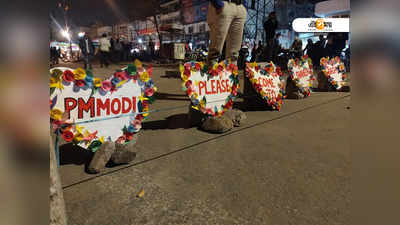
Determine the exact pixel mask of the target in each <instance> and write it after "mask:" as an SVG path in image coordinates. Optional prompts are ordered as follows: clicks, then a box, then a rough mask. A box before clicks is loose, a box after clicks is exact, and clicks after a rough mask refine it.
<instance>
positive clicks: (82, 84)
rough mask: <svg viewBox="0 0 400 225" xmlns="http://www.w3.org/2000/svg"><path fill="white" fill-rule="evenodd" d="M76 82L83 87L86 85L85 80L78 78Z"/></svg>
mask: <svg viewBox="0 0 400 225" xmlns="http://www.w3.org/2000/svg"><path fill="white" fill-rule="evenodd" d="M75 84H76V86H78V87H83V86H85V81H84V80H76V81H75Z"/></svg>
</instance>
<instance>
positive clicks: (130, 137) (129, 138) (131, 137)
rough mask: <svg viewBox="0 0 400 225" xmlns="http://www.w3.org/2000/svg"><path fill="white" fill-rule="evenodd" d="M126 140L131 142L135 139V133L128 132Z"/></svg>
mask: <svg viewBox="0 0 400 225" xmlns="http://www.w3.org/2000/svg"><path fill="white" fill-rule="evenodd" d="M125 138H126V140H128V141H131V140H132V139H133V133H129V132H127V133H126V134H125Z"/></svg>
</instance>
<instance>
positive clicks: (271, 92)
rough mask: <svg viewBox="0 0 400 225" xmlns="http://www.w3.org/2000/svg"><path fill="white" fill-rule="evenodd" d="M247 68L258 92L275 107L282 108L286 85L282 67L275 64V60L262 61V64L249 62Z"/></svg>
mask: <svg viewBox="0 0 400 225" xmlns="http://www.w3.org/2000/svg"><path fill="white" fill-rule="evenodd" d="M246 70H247V73H246V74H247V77H248V78H249V80H250V82H251V83H252V84H253V87H254V89H255V90H256V91H257V93H258V94H259V95H261V97H262V98H263V99H265V100H266V102H267V104H268V105H269V106H271V107H272V108H273V109H277V110H280V108H281V106H282V104H283V101H282V99H283V93H284V85H285V84H284V80H283V78H282V71H281V69H280V67H279V66H275V65H274V63H273V62H270V63H260V65H257V63H256V62H254V63H247V65H246Z"/></svg>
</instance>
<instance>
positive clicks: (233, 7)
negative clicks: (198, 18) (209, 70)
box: [207, 0, 247, 65]
mask: <svg viewBox="0 0 400 225" xmlns="http://www.w3.org/2000/svg"><path fill="white" fill-rule="evenodd" d="M244 3H245V0H230V1H222V0H210V5H209V7H208V12H207V23H208V25H209V27H210V41H211V42H210V47H209V53H208V57H207V63H208V65H214V64H215V63H216V62H217V61H218V58H219V57H220V56H221V53H222V48H223V46H224V42H225V41H226V51H225V58H226V59H230V60H231V61H232V63H235V64H236V63H237V60H238V56H239V50H240V47H241V45H242V37H243V27H244V23H245V21H246V16H247V11H246V8H245V7H244V5H243V4H244ZM228 34H229V35H228Z"/></svg>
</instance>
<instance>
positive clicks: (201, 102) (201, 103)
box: [199, 100, 206, 108]
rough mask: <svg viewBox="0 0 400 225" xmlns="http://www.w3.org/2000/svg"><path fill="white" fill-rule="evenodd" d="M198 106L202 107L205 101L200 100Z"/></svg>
mask: <svg viewBox="0 0 400 225" xmlns="http://www.w3.org/2000/svg"><path fill="white" fill-rule="evenodd" d="M199 105H200V107H202V108H204V107H205V106H206V102H205V101H204V100H201V101H200V102H199Z"/></svg>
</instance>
